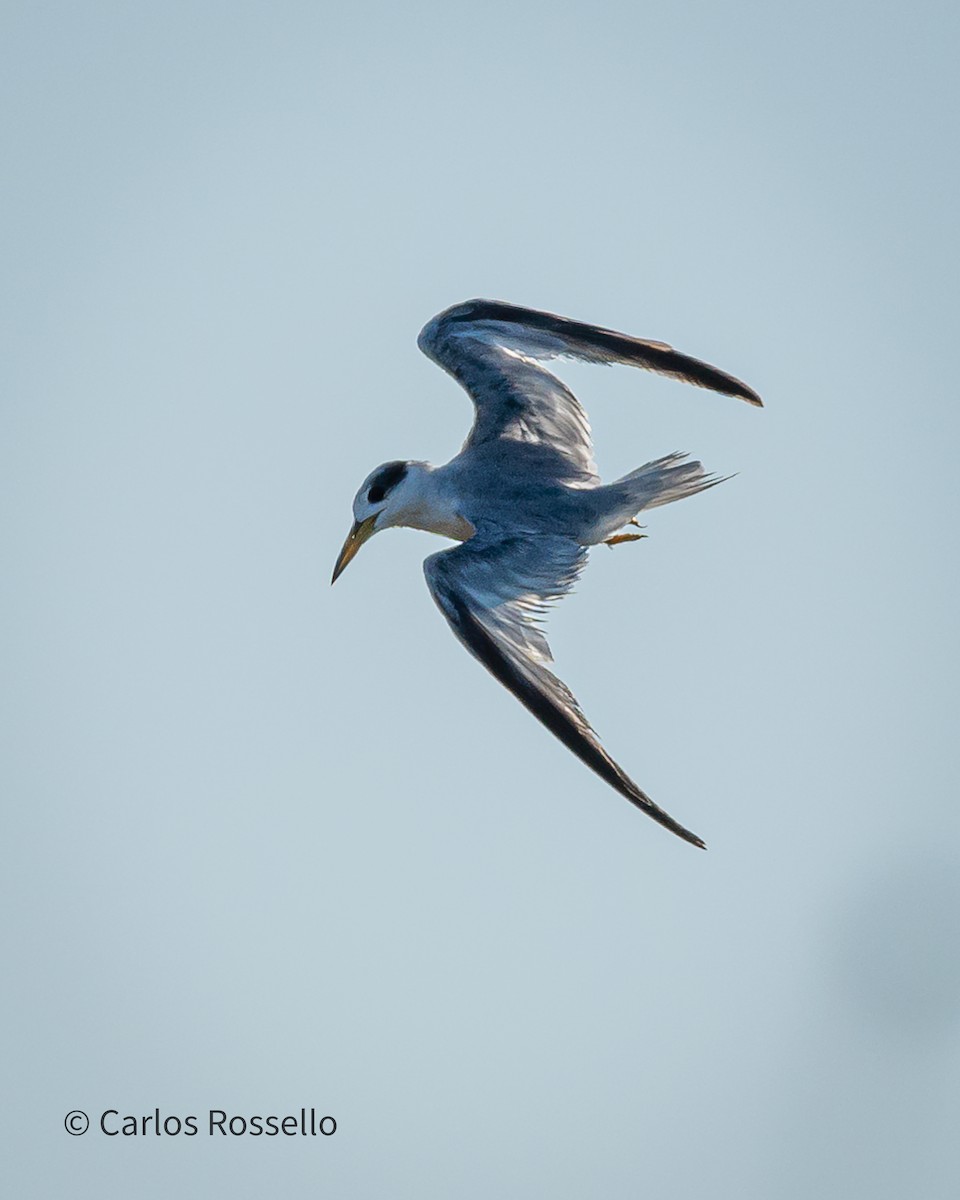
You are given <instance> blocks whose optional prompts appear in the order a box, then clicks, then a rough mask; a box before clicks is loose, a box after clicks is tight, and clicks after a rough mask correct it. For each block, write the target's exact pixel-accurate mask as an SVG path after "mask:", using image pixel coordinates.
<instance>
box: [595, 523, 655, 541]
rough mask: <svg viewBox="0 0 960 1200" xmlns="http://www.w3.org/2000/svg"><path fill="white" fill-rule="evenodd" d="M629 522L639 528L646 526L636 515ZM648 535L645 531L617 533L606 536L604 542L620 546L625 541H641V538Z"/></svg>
mask: <svg viewBox="0 0 960 1200" xmlns="http://www.w3.org/2000/svg"><path fill="white" fill-rule="evenodd" d="M627 524H628V525H636V527H637V528H638V529H643V528H644V526H643V525H641V524H640V522H639V521H638V520H637V518H636V517H631V518H630V520H629V521H628V522H627ZM646 536H647V535H646V534H645V533H615V534H614V535H613V536H612V537H608V538H604V540H603V544H604V545H605V546H619V545H621V543H623V542H639V541H640V539H641V538H645V537H646Z"/></svg>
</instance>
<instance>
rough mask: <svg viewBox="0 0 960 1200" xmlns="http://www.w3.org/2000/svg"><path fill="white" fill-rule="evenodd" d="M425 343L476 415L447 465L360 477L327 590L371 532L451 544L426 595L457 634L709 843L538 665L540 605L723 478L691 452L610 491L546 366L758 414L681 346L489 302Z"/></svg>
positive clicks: (566, 736)
mask: <svg viewBox="0 0 960 1200" xmlns="http://www.w3.org/2000/svg"><path fill="white" fill-rule="evenodd" d="M417 344H418V345H419V347H420V349H421V350H422V351H423V352H424V354H426V355H427V357H428V358H431V359H433V361H434V362H435V363H437V364H438V365H439V366H441V367H443V369H444V370H445V371H447V372H448V373H449V374H450V375H452V376H453V377H454V379H456V380H457V382H458V383H459V384H460V385H461V386H462V387H463V388H465V389H466V391H467V392H468V393H469V395H470V398H471V400H472V401H473V405H474V409H475V419H474V423H473V428H472V429H471V431H470V435H469V437H468V438H467V440H466V442H465V443H464V445H463V448H462V449H461V451H460V453H459V454H458V455H457V456H456V457H455V458H453V459H451V461H450V462H448V463H446V464H445V465H444V466H440V467H436V466H432V465H431V464H430V463H426V462H389V463H384V464H383V466H380V467H377V469H376V470H375V471H372V472H371V473H370V474H369V475H368V476H367V478H366V479H365V480H364V481H363V484H362V486H361V488H360V490H359V491H358V492H357V495H356V497H355V499H354V501H353V516H354V524H353V528H352V529H351V530H350V533H349V534H348V535H347V539H346V541H345V542H344V544H343V549H342V550H341V551H340V555H339V557H338V559H337V563H336V566H335V567H334V570H333V580H332V582H336V580H337V578H338V577H339V576H340V574H341V572H342V571H343V570H344V568H345V567H346V566H347V564H348V563H349V562H350V560H351V559H352V558H353V557H354V555H355V554H356V553H357V551H358V550H359V549H360V547H361V546H362V545H363V543H364V542H366V541H367V540H368V539H369V538H370V537H371V536H372V535H373V534H374V533H377V532H379V531H380V530H381V529H388V528H390V527H391V526H406V527H408V528H413V529H424V530H427V531H428V532H430V533H438V534H442V535H444V536H445V537H448V538H453V539H455V540H456V541H458V542H460V543H461V544H460V545H459V546H455V547H452V548H450V549H446V550H441V551H440V552H439V553H438V554H431V555H430V557H429V558H427V559H426V561H425V562H424V564H423V569H424V573H425V575H426V578H427V585H428V586H429V588H430V591H431V593H432V595H433V598H434V600H435V601H436V603H437V605H438V607H439V608H440V611H441V612H442V613H443V615H444V616H445V617H446V619H447V621H448V622H449V623H450V626H451V628H452V629H453V632H454V633H455V634H456V635H457V637H458V638H459V639H460V641H461V642H462V643H463V644H464V646H466V648H467V649H468V650H469V651H470V653H471V654H473V655H474V657H475V658H477V659H479V660H480V662H481V663H483V665H484V666H485V667H486V668H487V669H488V670H489V671H490V672H491V674H492V675H494V677H495V678H496V679H498V680H499V681H500V682H501V683H502V684H503V685H504V687H506V688H508V689H509V690H510V691H511V692H513V694H514V695H515V696H516V697H517V699H518V700H519V701H520V702H521V704H524V705H525V706H526V707H527V708H528V709H529V710H530V711H531V712H532V713H533V715H534V716H535V717H537V718H538V719H539V720H540V721H542V722H543V724H544V725H545V726H546V727H547V728H548V729H549V730H550V732H551V733H553V734H555V735H556V736H557V737H558V738H559V739H560V741H562V742H563V743H564V744H565V745H566V746H568V747H569V748H570V749H571V750H572V751H573V753H574V754H576V755H577V757H578V758H580V759H581V760H582V761H583V762H585V763H586V764H587V766H588V767H591V768H592V769H593V770H594V771H596V773H597V774H598V775H599V776H600V778H601V779H604V780H605V781H606V782H607V783H609V784H610V785H611V786H612V787H613V788H615V789H616V791H618V792H619V793H620V794H621V795H622V796H625V797H626V798H627V799H628V800H629V801H630V802H631V803H632V804H635V805H636V806H637V808H639V809H640V810H641V811H642V812H645V813H646V814H647V815H648V816H650V817H652V818H653V819H654V820H655V821H658V822H659V823H660V824H661V825H663V826H665V827H666V828H667V829H669V830H670V831H671V832H673V833H675V834H677V835H678V836H679V837H681V838H684V839H685V840H686V841H688V842H692V843H693V845H695V846H701V847H703V846H704V843H703V841H701V839H700V838H699V837H697V835H696V834H694V833H691V832H690V830H689V829H685V828H684V827H683V826H682V825H681V824H680V823H679V822H678V821H675V820H674V819H673V817H671V816H670V815H669V814H668V813H666V812H664V810H663V809H662V808H660V807H659V806H658V805H656V804H655V803H654V802H653V800H651V799H650V797H649V796H648V795H647V794H646V793H645V792H644V791H642V790H641V788H639V787H638V786H637V785H636V784H635V783H634V782H633V780H632V779H631V778H630V777H629V776H628V775H627V774H626V772H625V771H624V770H623V769H622V768H621V767H620V766H619V765H618V764H617V763H616V762H614V760H613V759H612V758H611V757H610V755H609V754H608V753H607V751H606V750H604V748H603V746H602V745H601V743H600V740H599V738H598V737H597V735H596V733H595V732H594V731H593V728H592V727H591V725H590V723H589V722H588V721H587V718H586V717H585V716H584V714H583V711H582V710H581V708H580V705H579V704H578V703H577V701H576V699H575V697H574V696H573V694H572V692H571V691H570V690H569V688H567V687H566V685H565V684H564V683H562V682H561V680H559V679H558V678H557V676H556V675H554V674H553V672H552V671H551V670H550V669H549V667H548V666H547V664H548V663H549V662H551V661H552V655H551V653H550V647H549V645H548V644H547V640H546V637H545V636H544V634H543V631H542V629H541V627H540V626H541V622H542V618H543V616H544V614H545V610H546V608H547V606H548V605H549V604H551V603H552V602H553V601H556V600H560V599H562V597H563V596H565V595H566V594H567V593H568V592H569V591H570V590H571V588H572V587H573V585H574V583H575V581H576V579H577V577H578V575H579V574H580V572H581V571H582V570H583V568H584V566H585V564H586V560H587V551H588V548H589V547H590V546H596V545H599V544H602V543H605V544H607V545H617V544H619V543H620V542H625V541H631V540H634V539H636V538H638V537H641V536H643V535H641V534H638V533H635V532H633V529H632V528H631V527H634V526H636V525H637V516H638V515H639V514H640V513H641V512H644V511H645V510H646V509H648V508H656V507H657V506H658V505H661V504H669V503H670V502H671V501H673V500H680V499H682V498H683V497H685V496H693V495H695V494H696V493H697V492H702V491H704V490H705V489H706V488H709V487H713V486H714V485H715V484H717V483H720V482H722V480H721V479H719V478H717V477H716V476H712V475H707V474H706V473H705V472H704V470H703V467H702V466H701V465H700V463H698V462H692V461H690V460H689V459H688V458H687V456H686V455H685V454H668V455H667V456H666V457H664V458H658V459H656V460H654V461H653V462H649V463H647V464H646V465H645V466H642V467H638V468H637V469H636V470H635V471H631V472H630V473H629V474H627V475H624V476H623V478H621V479H617V480H615V481H614V482H613V483H607V484H604V483H602V482H601V480H600V476H599V475H598V473H597V468H596V466H595V464H594V460H593V445H592V440H591V437H590V426H589V425H588V423H587V416H586V413H585V412H584V410H583V408H582V407H581V406H580V403H579V401H578V400H577V398H576V397H575V396H574V395H573V393H572V392H571V391H570V390H569V389H568V388H567V387H566V386H565V385H564V384H563V383H561V382H560V380H559V379H557V378H556V376H554V375H552V374H551V373H550V372H549V371H548V370H547V369H546V368H545V367H543V366H541V365H540V364H541V362H542V361H543V360H545V359H552V358H576V359H581V360H583V361H585V362H593V363H623V364H626V365H627V366H633V367H643V368H644V369H646V370H649V371H656V372H658V373H659V374H661V375H670V376H672V377H673V378H675V379H679V380H682V381H683V382H684V383H692V384H695V385H696V386H698V387H703V388H709V389H711V390H712V391H715V392H721V393H723V394H724V395H728V396H737V397H739V398H740V399H742V400H746V401H747V403H748V404H753V405H756V406H758V407H760V406H761V403H762V402H761V400H760V397H759V396H758V395H757V393H756V392H754V391H753V389H752V388H749V387H748V386H747V385H746V384H745V383H741V382H740V380H739V379H735V378H734V377H733V376H732V375H728V374H726V372H724V371H720V370H717V368H716V367H711V366H708V364H707V363H704V362H700V361H699V360H698V359H695V358H690V357H688V356H687V355H685V354H681V353H679V352H678V351H676V350H674V349H673V347H672V346H668V345H666V344H665V343H664V342H652V341H646V340H643V339H640V338H634V337H628V336H627V335H626V334H623V333H615V332H614V331H613V330H610V329H602V328H600V327H599V326H596V325H586V324H583V323H582V322H580V321H571V320H568V319H567V318H565V317H558V316H555V315H553V314H552V313H546V312H538V311H536V310H535V309H530V308H520V307H518V306H517V305H513V304H506V303H503V302H501V301H496V300H469V301H467V302H466V303H465V304H457V305H454V306H453V307H452V308H448V309H446V310H445V311H444V312H442V313H440V314H439V315H438V316H436V317H434V318H433V319H432V320H431V321H429V322H428V323H427V324H426V325H425V326H424V327H423V329H422V330H421V332H420V336H419V338H418V343H417Z"/></svg>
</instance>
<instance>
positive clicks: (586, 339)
mask: <svg viewBox="0 0 960 1200" xmlns="http://www.w3.org/2000/svg"><path fill="white" fill-rule="evenodd" d="M417 344H418V345H419V347H420V349H421V350H422V351H423V352H424V354H426V355H427V357H428V358H432V359H433V361H434V362H436V363H438V364H439V365H440V366H441V367H443V369H444V370H445V371H448V372H449V373H450V374H451V375H452V376H453V377H454V379H456V380H457V381H458V382H459V383H460V384H461V385H462V386H463V387H464V388H466V390H467V391H468V392H469V393H470V396H471V398H472V400H473V403H474V407H475V408H476V420H475V423H474V427H473V430H472V431H471V433H470V437H469V438H468V439H467V446H474V445H478V444H480V443H482V442H485V441H490V440H492V439H494V438H513V439H515V440H518V441H533V442H548V443H549V444H550V445H552V446H553V447H554V448H555V449H557V450H559V451H560V452H561V453H563V454H564V456H565V457H566V458H567V460H568V461H569V462H570V463H571V465H572V466H573V467H575V468H576V469H577V470H579V471H582V472H584V473H586V474H589V475H593V474H595V467H594V464H593V449H592V444H591V438H590V426H589V424H588V423H587V418H586V414H585V413H584V411H583V409H582V407H581V406H580V403H579V401H578V400H577V398H576V396H574V394H573V393H572V392H571V391H570V389H569V388H567V387H566V386H565V385H564V384H562V383H561V382H560V380H559V379H557V378H556V376H555V375H552V374H551V373H550V372H549V371H548V370H546V368H545V367H542V366H540V365H539V363H538V361H537V360H542V359H550V358H557V357H567V358H579V359H582V360H584V361H585V362H596V363H624V364H626V365H627V366H633V367H643V368H645V369H646V370H648V371H656V372H658V373H659V374H661V375H670V376H672V377H673V378H675V379H680V380H683V381H684V382H685V383H692V384H695V385H696V386H697V387H704V388H710V389H711V390H712V391H715V392H722V393H724V394H725V395H729V396H739V397H740V398H741V399H743V400H746V401H747V402H748V403H749V404H756V405H761V403H762V402H761V400H760V397H759V396H758V395H757V393H756V392H755V391H753V389H752V388H749V387H747V385H746V384H745V383H742V382H741V381H740V380H739V379H735V378H734V377H733V376H732V375H728V374H727V373H726V372H725V371H719V370H717V368H716V367H711V366H709V365H708V364H707V363H704V362H700V360H699V359H696V358H690V357H689V356H688V355H686V354H680V353H679V352H678V351H676V350H674V349H673V347H672V346H668V345H666V343H664V342H651V341H644V340H643V339H641V338H634V337H628V336H627V335H626V334H623V333H615V332H614V331H613V330H612V329H602V328H600V327H599V326H597V325H585V324H583V323H582V322H580V321H571V320H568V319H567V318H566V317H558V316H555V315H554V314H553V313H545V312H538V311H537V310H536V309H532V308H520V307H518V306H517V305H515V304H505V303H503V302H502V301H498V300H468V301H467V302H466V303H465V304H457V305H455V306H454V307H453V308H448V309H447V310H446V311H445V312H442V313H440V314H439V315H438V316H436V317H434V318H433V319H432V320H431V321H428V322H427V324H426V325H425V326H424V327H423V329H422V330H421V331H420V337H419V338H418V340H417Z"/></svg>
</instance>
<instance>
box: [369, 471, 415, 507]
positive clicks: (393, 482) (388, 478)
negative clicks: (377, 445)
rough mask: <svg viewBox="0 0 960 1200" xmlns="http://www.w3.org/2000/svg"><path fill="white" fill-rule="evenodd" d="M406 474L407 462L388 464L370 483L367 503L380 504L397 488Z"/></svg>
mask: <svg viewBox="0 0 960 1200" xmlns="http://www.w3.org/2000/svg"><path fill="white" fill-rule="evenodd" d="M406 473H407V464H406V463H405V462H392V463H387V464H386V466H384V467H381V469H380V470H379V471H378V472H377V474H376V475H375V476H374V477H373V479H372V480H371V481H370V490H369V491H368V492H367V502H368V503H369V504H379V503H380V501H381V500H382V499H383V498H384V496H386V494H387V492H389V491H390V490H391V488H395V487H396V486H397V484H398V483H399V482H400V480H401V479H402V478H403V477H404V475H406Z"/></svg>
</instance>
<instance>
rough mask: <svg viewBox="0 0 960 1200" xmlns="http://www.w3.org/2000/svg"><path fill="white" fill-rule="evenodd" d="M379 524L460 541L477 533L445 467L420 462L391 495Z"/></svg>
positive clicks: (412, 464) (412, 467)
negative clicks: (460, 502)
mask: <svg viewBox="0 0 960 1200" xmlns="http://www.w3.org/2000/svg"><path fill="white" fill-rule="evenodd" d="M377 525H378V527H379V528H381V529H385V528H387V527H388V526H391V525H399V526H402V527H404V528H406V529H423V530H425V531H426V532H427V533H439V534H441V535H442V536H443V537H448V538H453V539H454V540H455V541H458V542H465V541H467V540H468V539H469V538H472V537H473V535H474V533H475V532H476V530H475V529H474V527H473V525H471V523H470V522H469V521H468V520H467V519H466V518H465V517H464V516H463V515H462V514H461V513H460V512H459V511H458V508H457V504H456V497H455V495H454V493H453V491H452V489H451V488H450V487H449V486H448V485H447V480H446V476H445V474H444V472H443V470H442V468H438V467H433V466H431V465H430V463H419V462H417V463H411V464H410V466H409V468H408V470H407V473H406V475H405V476H404V477H403V479H401V481H400V482H399V483H398V484H397V486H396V487H395V488H394V490H393V491H392V492H391V494H390V499H389V503H388V504H387V506H386V508H385V509H384V510H383V513H382V514H381V516H380V519H379V521H378V522H377Z"/></svg>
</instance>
